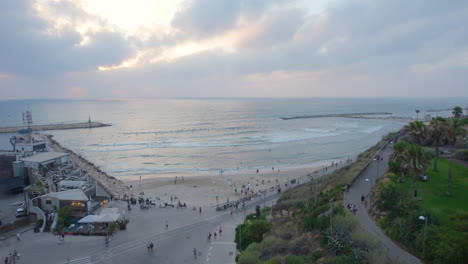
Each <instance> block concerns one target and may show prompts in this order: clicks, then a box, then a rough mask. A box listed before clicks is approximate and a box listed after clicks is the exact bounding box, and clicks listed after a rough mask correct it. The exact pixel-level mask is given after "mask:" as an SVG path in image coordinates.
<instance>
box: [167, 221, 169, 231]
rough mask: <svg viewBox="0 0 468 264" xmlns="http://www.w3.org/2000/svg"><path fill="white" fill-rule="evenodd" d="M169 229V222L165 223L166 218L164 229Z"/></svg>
mask: <svg viewBox="0 0 468 264" xmlns="http://www.w3.org/2000/svg"><path fill="white" fill-rule="evenodd" d="M167 229H169V224H168V223H167V220H166V230H167Z"/></svg>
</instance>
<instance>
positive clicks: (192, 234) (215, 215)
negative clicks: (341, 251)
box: [0, 192, 279, 264]
mask: <svg viewBox="0 0 468 264" xmlns="http://www.w3.org/2000/svg"><path fill="white" fill-rule="evenodd" d="M278 197H279V194H277V193H276V192H271V193H270V194H269V195H268V196H266V198H265V201H264V199H263V198H261V197H258V198H256V199H255V200H253V201H251V202H248V203H246V206H245V212H244V209H243V208H242V207H241V206H239V209H238V210H236V211H235V212H234V213H233V215H231V214H230V212H229V211H222V212H217V211H216V210H215V208H214V207H210V208H204V210H203V213H202V214H201V215H200V214H199V212H198V210H192V209H189V208H187V209H179V210H178V209H174V208H156V207H154V208H150V209H148V210H142V209H140V208H138V207H136V206H134V207H133V208H132V210H131V211H127V210H126V205H127V204H126V203H125V202H120V201H115V202H114V203H113V205H112V206H113V207H119V208H122V209H124V210H125V211H126V217H130V219H131V221H130V223H129V224H128V226H127V230H123V231H117V233H116V235H115V236H114V238H113V240H112V241H111V242H110V244H109V245H108V246H106V245H105V243H104V237H102V236H66V237H65V242H64V243H62V244H59V241H58V237H57V236H54V235H52V234H51V233H33V232H32V231H28V232H25V233H23V234H22V235H21V240H20V241H18V240H16V238H14V237H13V238H10V239H7V240H5V241H1V242H0V258H1V257H6V256H8V254H9V253H10V252H13V250H14V249H16V250H18V251H19V252H20V253H21V258H20V259H19V260H18V261H17V263H50V264H53V263H57V264H59V263H60V264H62V263H73V264H91V263H93V264H94V263H103V264H105V263H117V264H119V263H122V264H123V263H125V264H127V263H207V264H209V263H213V264H215V263H235V255H236V246H235V244H234V243H233V241H234V236H235V227H236V226H237V225H239V224H240V223H242V222H243V219H244V215H245V214H248V213H250V212H253V211H254V208H255V206H256V205H263V203H264V202H265V203H266V204H267V205H272V202H274V201H275V200H276V199H277V198H278ZM166 220H168V225H169V228H168V229H167V230H166V227H165V221H166ZM219 226H221V227H222V229H223V233H222V236H218V238H217V240H216V241H215V240H214V238H212V241H208V238H207V235H208V232H211V233H214V232H215V231H216V230H217V229H218V227H219ZM148 241H152V242H153V243H154V244H155V248H154V250H153V251H152V252H151V251H148V250H147V247H146V245H147V243H148ZM194 248H197V253H198V254H197V258H196V259H194V256H193V249H194ZM68 260H69V261H68Z"/></svg>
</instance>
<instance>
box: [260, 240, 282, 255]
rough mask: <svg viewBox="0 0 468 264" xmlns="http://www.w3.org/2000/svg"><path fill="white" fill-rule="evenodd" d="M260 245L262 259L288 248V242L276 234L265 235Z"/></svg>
mask: <svg viewBox="0 0 468 264" xmlns="http://www.w3.org/2000/svg"><path fill="white" fill-rule="evenodd" d="M260 245H261V247H262V258H263V259H269V258H271V257H272V256H274V255H275V254H278V253H282V252H284V251H285V250H286V249H287V248H288V246H287V245H288V242H287V241H286V240H283V239H281V238H279V237H276V236H267V237H266V238H265V239H264V240H263V241H262V243H261V244H260Z"/></svg>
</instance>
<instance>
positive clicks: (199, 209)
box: [198, 206, 201, 215]
mask: <svg viewBox="0 0 468 264" xmlns="http://www.w3.org/2000/svg"><path fill="white" fill-rule="evenodd" d="M198 211H199V212H200V215H201V206H200V208H198Z"/></svg>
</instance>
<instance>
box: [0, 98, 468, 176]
mask: <svg viewBox="0 0 468 264" xmlns="http://www.w3.org/2000/svg"><path fill="white" fill-rule="evenodd" d="M467 101H468V100H467V98H302V99H224V98H216V99H213V98H209V99H134V98H132V99H99V100H17V101H0V126H17V125H22V112H24V111H26V110H29V111H31V112H32V117H33V122H34V124H52V123H54V124H55V123H74V122H87V121H88V119H91V120H92V121H98V122H102V123H106V124H110V125H111V126H109V127H102V128H93V129H72V130H60V131H47V133H50V134H52V135H54V139H56V140H57V141H58V142H59V143H60V144H62V145H63V146H64V147H66V148H69V149H71V150H73V151H74V152H76V153H78V154H80V155H82V156H83V157H84V158H86V159H88V160H89V161H90V162H92V163H94V164H95V165H96V166H98V167H99V168H100V169H101V170H103V171H105V172H106V173H108V174H109V175H111V176H114V177H116V178H119V179H122V180H124V181H127V180H135V179H138V178H139V177H140V176H141V177H142V178H157V177H174V176H177V175H180V176H184V175H185V176H190V175H208V176H210V175H212V176H217V175H219V174H222V173H226V174H233V175H235V174H236V173H247V172H250V173H253V172H255V171H256V170H257V169H258V170H260V171H265V170H269V171H271V168H272V167H274V168H277V169H289V168H304V167H314V166H321V165H325V164H329V163H331V162H332V161H338V160H346V159H348V158H351V157H354V156H355V155H357V154H359V153H360V152H362V151H364V150H366V149H367V148H369V147H371V146H372V145H374V144H376V143H377V142H378V141H379V140H380V139H381V138H382V137H383V136H385V135H386V134H388V133H389V132H393V131H397V130H399V129H400V128H402V127H403V126H404V125H405V123H404V122H397V121H388V120H377V119H355V118H343V117H323V118H309V119H294V120H283V119H281V117H292V116H303V115H329V114H346V113H366V112H390V113H392V114H391V115H392V116H400V117H412V118H416V112H415V110H416V109H418V110H420V113H419V118H420V119H421V118H424V117H425V116H426V115H431V116H435V115H441V116H449V115H450V111H438V112H432V111H429V110H444V109H450V108H453V107H454V106H456V105H459V106H462V107H463V108H465V107H466V102H467ZM12 135H13V134H0V150H11V149H12V148H11V145H10V143H9V141H8V139H9V137H11V136H12ZM275 170H276V169H275Z"/></svg>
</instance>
